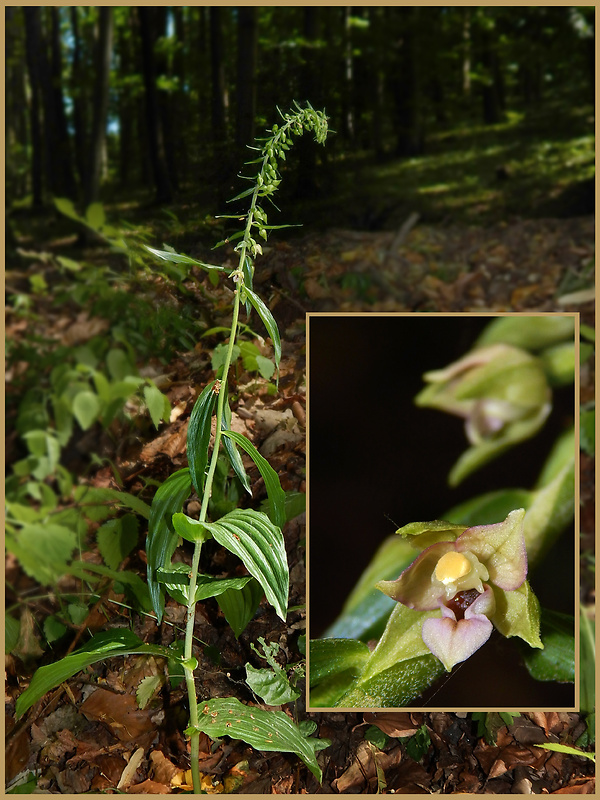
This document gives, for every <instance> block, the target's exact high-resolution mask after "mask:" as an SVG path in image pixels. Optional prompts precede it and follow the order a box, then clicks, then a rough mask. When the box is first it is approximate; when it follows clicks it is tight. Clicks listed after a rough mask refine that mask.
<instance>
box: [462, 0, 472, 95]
mask: <svg viewBox="0 0 600 800" xmlns="http://www.w3.org/2000/svg"><path fill="white" fill-rule="evenodd" d="M462 90H463V94H464V95H465V96H467V97H468V96H469V95H470V94H471V9H470V8H469V7H468V6H466V7H465V8H463V26H462Z"/></svg>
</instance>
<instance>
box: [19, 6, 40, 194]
mask: <svg viewBox="0 0 600 800" xmlns="http://www.w3.org/2000/svg"><path fill="white" fill-rule="evenodd" d="M23 14H24V17H25V49H26V58H27V70H28V72H29V82H30V84H31V103H30V107H29V117H30V126H31V192H32V205H33V206H34V208H40V207H41V206H42V205H43V145H42V100H41V94H42V89H41V77H40V63H39V54H40V49H41V31H40V9H39V8H36V7H35V6H25V7H24V8H23Z"/></svg>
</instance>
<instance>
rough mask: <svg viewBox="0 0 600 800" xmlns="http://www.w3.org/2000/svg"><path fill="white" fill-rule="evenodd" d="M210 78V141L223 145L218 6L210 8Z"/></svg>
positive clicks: (224, 99)
mask: <svg viewBox="0 0 600 800" xmlns="http://www.w3.org/2000/svg"><path fill="white" fill-rule="evenodd" d="M208 13H209V30H210V76H211V96H210V98H211V104H210V110H211V121H212V141H213V143H214V144H219V143H223V142H224V140H225V138H226V136H227V127H226V126H227V88H226V83H225V59H224V57H223V56H224V54H223V28H222V11H221V8H220V7H219V6H210V8H209V10H208Z"/></svg>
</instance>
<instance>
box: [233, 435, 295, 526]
mask: <svg viewBox="0 0 600 800" xmlns="http://www.w3.org/2000/svg"><path fill="white" fill-rule="evenodd" d="M223 435H224V436H226V437H229V438H230V439H233V441H234V442H235V443H236V444H237V445H239V446H240V447H241V448H242V449H243V450H245V451H246V452H247V453H248V455H249V456H250V458H251V459H252V460H253V461H254V463H255V464H256V466H257V467H258V470H259V472H260V474H261V475H262V477H263V480H264V482H265V488H266V490H267V495H268V496H269V500H270V501H271V507H272V508H273V516H272V519H273V522H274V523H275V525H278V526H279V527H283V525H284V524H285V492H284V491H283V489H282V488H281V483H280V482H279V476H278V475H277V473H276V472H275V470H274V469H273V467H272V466H271V465H270V464H269V462H268V461H267V460H266V458H263V456H261V454H260V453H259V452H258V450H257V449H256V447H255V446H254V445H253V444H252V442H251V441H250V439H248V438H247V437H246V436H244V435H243V434H242V433H237V432H236V431H226V430H223Z"/></svg>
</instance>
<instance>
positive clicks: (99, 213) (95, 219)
mask: <svg viewBox="0 0 600 800" xmlns="http://www.w3.org/2000/svg"><path fill="white" fill-rule="evenodd" d="M85 221H86V222H87V224H88V225H89V226H90V228H93V229H94V230H95V231H98V230H99V229H100V228H101V227H102V226H103V225H104V223H105V222H106V216H105V214H104V207H103V206H102V203H92V204H91V205H89V206H88V207H87V209H86V212H85Z"/></svg>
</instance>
